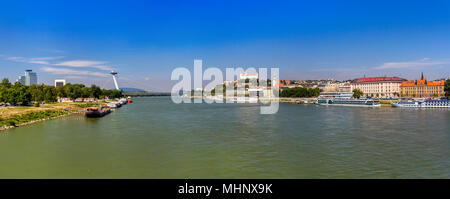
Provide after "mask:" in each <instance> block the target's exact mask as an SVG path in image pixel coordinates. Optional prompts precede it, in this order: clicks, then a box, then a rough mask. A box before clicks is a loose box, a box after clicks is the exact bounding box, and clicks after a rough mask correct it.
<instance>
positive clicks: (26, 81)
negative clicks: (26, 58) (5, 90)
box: [17, 70, 37, 86]
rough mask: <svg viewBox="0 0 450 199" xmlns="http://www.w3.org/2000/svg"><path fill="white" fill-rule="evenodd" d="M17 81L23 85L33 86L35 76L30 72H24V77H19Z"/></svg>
mask: <svg viewBox="0 0 450 199" xmlns="http://www.w3.org/2000/svg"><path fill="white" fill-rule="evenodd" d="M17 81H18V82H19V83H21V84H23V85H27V86H30V85H35V84H37V74H36V73H35V72H33V71H32V70H25V75H20V76H19V79H17Z"/></svg>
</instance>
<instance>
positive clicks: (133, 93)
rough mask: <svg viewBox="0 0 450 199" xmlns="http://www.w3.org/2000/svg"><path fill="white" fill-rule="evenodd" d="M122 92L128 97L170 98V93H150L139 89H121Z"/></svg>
mask: <svg viewBox="0 0 450 199" xmlns="http://www.w3.org/2000/svg"><path fill="white" fill-rule="evenodd" d="M121 90H122V92H123V94H125V95H128V96H170V92H149V91H146V90H142V89H139V88H121Z"/></svg>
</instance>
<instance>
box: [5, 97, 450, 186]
mask: <svg viewBox="0 0 450 199" xmlns="http://www.w3.org/2000/svg"><path fill="white" fill-rule="evenodd" d="M0 178H450V110H448V109H440V110H416V109H395V108H390V107H381V108H359V107H326V106H317V105H296V104H281V105H280V110H279V112H278V113H277V114H274V115H260V114H259V106H257V105H242V104H240V105H238V104H180V105H177V104H173V103H172V101H171V100H170V98H168V97H152V98H136V99H135V103H133V104H129V105H126V106H124V107H122V108H121V109H118V110H117V111H115V112H113V113H112V114H110V115H108V116H106V117H104V118H100V119H85V118H84V117H83V116H81V115H72V116H68V117H63V118H60V119H55V120H51V121H46V122H41V123H36V124H33V125H29V126H25V127H20V128H15V129H12V130H8V131H3V132H0Z"/></svg>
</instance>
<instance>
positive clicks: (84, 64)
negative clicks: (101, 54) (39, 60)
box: [53, 60, 113, 70]
mask: <svg viewBox="0 0 450 199" xmlns="http://www.w3.org/2000/svg"><path fill="white" fill-rule="evenodd" d="M106 63H107V62H103V61H90V60H72V61H65V62H61V63H57V64H53V65H55V66H67V67H76V68H96V69H100V70H113V68H111V67H109V66H105V65H103V64H106Z"/></svg>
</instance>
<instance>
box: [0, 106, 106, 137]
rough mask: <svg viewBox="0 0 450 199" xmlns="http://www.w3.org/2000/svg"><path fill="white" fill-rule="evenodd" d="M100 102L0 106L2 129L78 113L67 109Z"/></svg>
mask: <svg viewBox="0 0 450 199" xmlns="http://www.w3.org/2000/svg"><path fill="white" fill-rule="evenodd" d="M99 104H100V103H52V104H44V105H41V106H40V107H32V106H22V107H20V106H14V107H2V108H0V130H6V129H9V128H14V127H18V126H23V125H27V124H31V123H35V122H38V121H44V120H48V119H53V118H57V117H61V116H64V115H68V114H71V113H77V111H68V110H67V109H70V110H82V109H84V108H86V107H91V106H98V105H99Z"/></svg>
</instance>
